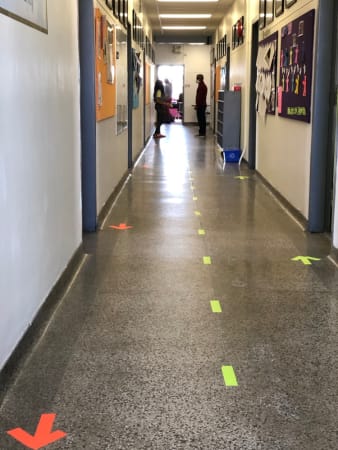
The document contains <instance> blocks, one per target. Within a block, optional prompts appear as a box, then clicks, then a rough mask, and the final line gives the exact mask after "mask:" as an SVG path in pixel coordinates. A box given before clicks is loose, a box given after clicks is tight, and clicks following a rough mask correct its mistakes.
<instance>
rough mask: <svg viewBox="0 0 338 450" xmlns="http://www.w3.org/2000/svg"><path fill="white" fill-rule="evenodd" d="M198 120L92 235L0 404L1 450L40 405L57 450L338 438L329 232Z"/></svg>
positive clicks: (145, 159)
mask: <svg viewBox="0 0 338 450" xmlns="http://www.w3.org/2000/svg"><path fill="white" fill-rule="evenodd" d="M196 130H197V128H193V127H183V126H182V125H181V124H180V123H174V124H171V125H167V126H166V127H164V126H163V129H162V132H164V134H166V135H167V138H165V139H161V140H159V141H158V142H156V141H155V140H153V139H152V140H151V142H150V143H149V145H148V147H147V149H146V151H145V152H144V153H143V154H142V156H141V158H140V160H139V161H138V164H137V166H136V167H135V169H134V171H133V173H132V176H131V177H130V178H129V179H128V182H127V183H126V184H125V186H124V188H123V190H122V191H121V194H120V195H119V196H118V198H117V200H116V202H115V204H114V206H113V208H112V210H111V212H110V214H109V216H108V217H107V219H106V220H105V222H104V224H103V226H102V230H100V231H99V232H98V233H96V234H92V235H86V236H85V237H84V248H85V252H86V254H87V256H86V259H85V261H84V264H83V265H82V268H81V270H80V272H79V273H78V275H77V277H76V279H75V280H74V282H73V284H72V286H71V288H70V289H69V290H68V292H67V294H66V296H65V297H64V298H63V300H62V302H61V303H60V304H59V306H58V307H57V309H56V311H55V313H54V314H53V317H52V319H51V321H50V323H49V325H48V327H47V329H46V330H45V332H44V334H43V336H42V337H41V339H40V340H39V342H38V344H37V345H36V346H35V348H34V349H33V351H32V353H31V354H30V355H28V357H27V360H26V363H25V365H24V368H23V370H22V371H21V373H20V374H19V376H18V377H17V379H16V380H15V383H14V384H13V385H12V386H11V387H10V389H9V390H8V393H7V395H6V397H5V399H4V402H3V405H2V407H1V409H0V449H1V450H2V449H5V450H9V449H22V448H27V447H25V446H23V445H22V444H20V443H18V442H17V441H16V440H15V439H14V438H12V437H10V436H9V435H8V434H7V433H6V431H8V430H12V429H14V428H17V427H21V428H23V429H25V430H26V431H27V432H29V433H31V434H34V431H35V428H36V426H37V423H38V422H39V419H40V416H41V415H42V414H45V413H53V414H56V419H55V423H54V425H53V430H57V429H59V430H62V431H64V432H65V433H67V435H66V436H65V437H63V438H61V439H59V440H57V441H55V442H54V443H51V444H50V445H48V446H46V447H43V448H48V450H54V449H55V450H59V449H72V450H80V449H85V450H108V449H109V450H143V449H154V450H155V449H156V450H181V449H182V450H183V449H184V450H190V449H200V450H280V449H283V450H329V449H332V450H333V449H335V450H336V449H337V448H338V401H337V393H338V357H337V355H338V307H337V305H338V296H337V292H338V269H337V267H336V266H335V265H334V264H333V262H331V261H330V260H329V259H328V257H327V256H328V255H329V253H330V241H329V239H328V238H327V237H325V236H323V235H318V234H308V233H306V232H304V231H302V229H301V227H300V226H299V224H297V223H296V221H295V220H294V219H293V218H292V217H291V216H290V215H289V214H288V213H287V211H286V210H285V209H283V208H282V207H281V205H280V204H279V203H278V201H277V200H276V199H275V198H274V196H273V195H272V194H271V193H270V192H269V191H268V190H267V188H266V187H265V186H264V185H263V183H262V181H261V180H260V178H259V177H258V176H257V175H255V172H253V171H250V170H249V169H248V168H247V166H246V165H245V164H244V163H242V165H241V167H240V168H239V166H238V165H237V164H227V165H225V167H223V164H222V159H221V158H220V156H219V153H218V152H217V151H216V150H215V145H214V137H213V136H211V134H210V135H209V136H208V137H207V138H206V139H203V138H198V137H195V136H194V135H195V134H196ZM209 133H210V131H209ZM239 176H241V178H238V177H239ZM120 224H125V226H123V225H122V227H120V228H122V229H116V228H113V227H114V226H117V227H119V226H120ZM128 226H130V227H131V228H127V229H124V228H126V227H128ZM297 256H311V257H314V258H318V260H317V259H316V260H310V261H309V260H306V261H305V260H304V261H302V260H292V259H293V258H295V257H297ZM307 261H309V262H310V263H311V264H304V262H307ZM37 448H40V447H37Z"/></svg>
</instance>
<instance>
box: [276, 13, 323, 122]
mask: <svg viewBox="0 0 338 450" xmlns="http://www.w3.org/2000/svg"><path fill="white" fill-rule="evenodd" d="M314 17H315V10H314V9H312V10H311V11H309V12H308V13H306V14H304V15H302V16H300V17H298V18H297V19H295V20H294V21H292V22H290V23H289V24H288V25H286V26H285V27H283V28H282V36H281V52H280V61H279V76H280V78H279V87H278V114H279V115H280V116H281V117H287V118H288V119H295V120H301V121H303V122H308V123H310V121H311V85H312V60H313V32H314Z"/></svg>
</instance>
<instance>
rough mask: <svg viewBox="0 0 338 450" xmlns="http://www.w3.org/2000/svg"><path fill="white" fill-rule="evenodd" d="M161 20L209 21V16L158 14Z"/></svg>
mask: <svg viewBox="0 0 338 450" xmlns="http://www.w3.org/2000/svg"><path fill="white" fill-rule="evenodd" d="M160 17H161V18H162V19H209V18H210V17H211V14H160Z"/></svg>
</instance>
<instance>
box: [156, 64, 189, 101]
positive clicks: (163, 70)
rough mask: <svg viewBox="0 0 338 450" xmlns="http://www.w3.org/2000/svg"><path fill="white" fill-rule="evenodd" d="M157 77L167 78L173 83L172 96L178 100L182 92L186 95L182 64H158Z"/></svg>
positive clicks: (160, 78)
mask: <svg viewBox="0 0 338 450" xmlns="http://www.w3.org/2000/svg"><path fill="white" fill-rule="evenodd" d="M157 78H158V79H159V80H162V81H163V82H164V80H165V79H166V78H167V79H168V80H169V81H170V83H171V84H172V96H171V98H172V99H173V100H176V101H177V100H178V99H179V96H180V94H183V95H184V92H183V86H184V66H183V65H182V64H180V65H165V64H161V65H159V66H157Z"/></svg>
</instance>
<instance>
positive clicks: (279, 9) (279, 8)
mask: <svg viewBox="0 0 338 450" xmlns="http://www.w3.org/2000/svg"><path fill="white" fill-rule="evenodd" d="M283 12H284V0H275V16H276V17H278V16H280V15H281V14H283Z"/></svg>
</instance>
